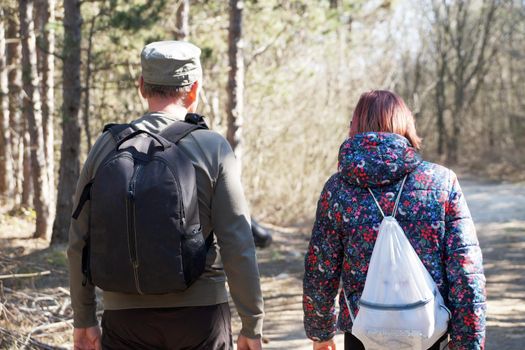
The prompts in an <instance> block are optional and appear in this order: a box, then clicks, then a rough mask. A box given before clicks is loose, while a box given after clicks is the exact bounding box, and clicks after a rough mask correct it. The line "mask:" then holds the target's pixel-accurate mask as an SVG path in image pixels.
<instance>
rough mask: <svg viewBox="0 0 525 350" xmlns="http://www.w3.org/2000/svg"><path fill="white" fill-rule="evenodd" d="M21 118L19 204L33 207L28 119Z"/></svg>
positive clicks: (24, 206)
mask: <svg viewBox="0 0 525 350" xmlns="http://www.w3.org/2000/svg"><path fill="white" fill-rule="evenodd" d="M23 114H24V119H23V120H22V125H21V128H22V129H21V130H22V135H23V139H22V141H23V142H21V143H22V144H23V146H22V147H21V148H20V153H21V154H20V157H21V158H22V174H23V175H22V200H21V203H20V206H21V207H23V208H32V207H33V198H34V186H33V172H32V171H31V169H32V166H31V136H30V135H29V130H28V121H27V119H26V118H25V116H26V113H25V112H24V113H23Z"/></svg>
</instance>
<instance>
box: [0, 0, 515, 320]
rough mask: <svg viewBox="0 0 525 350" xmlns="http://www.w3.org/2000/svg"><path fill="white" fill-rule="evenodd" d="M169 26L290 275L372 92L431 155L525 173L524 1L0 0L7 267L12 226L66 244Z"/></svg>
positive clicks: (2, 233) (0, 151)
mask: <svg viewBox="0 0 525 350" xmlns="http://www.w3.org/2000/svg"><path fill="white" fill-rule="evenodd" d="M171 39H178V40H188V41H191V42H193V43H194V44H196V45H198V46H199V47H201V49H202V57H201V59H202V64H203V69H204V82H203V89H202V91H201V96H200V97H201V104H200V113H202V114H204V115H205V116H206V117H207V121H208V124H209V125H210V126H211V128H212V129H214V130H216V131H218V132H220V133H222V134H223V135H225V136H226V137H227V138H228V140H229V141H230V143H231V144H232V146H233V147H234V149H235V152H236V154H237V156H238V158H239V160H240V161H241V164H242V169H243V176H242V178H243V183H244V188H245V192H246V196H247V197H248V200H249V202H250V205H251V209H252V214H253V216H254V217H255V218H257V219H258V220H259V221H261V222H263V223H264V224H265V225H266V227H271V228H273V229H274V230H275V231H276V232H281V233H282V232H285V233H286V232H289V233H290V234H289V235H288V236H287V235H286V234H284V235H278V236H277V237H276V238H277V239H276V242H277V243H276V248H275V249H276V250H274V251H273V252H268V253H265V254H267V255H266V258H267V259H268V260H269V261H284V262H287V261H288V260H287V259H288V258H290V259H292V261H295V262H296V263H297V264H298V265H297V266H299V267H298V268H297V271H295V272H294V271H292V272H290V274H293V273H296V274H300V260H301V259H302V254H303V252H302V251H301V249H303V245H304V244H303V243H298V245H297V249H296V250H294V251H291V252H288V251H287V250H286V249H285V250H282V249H281V250H279V249H280V248H279V247H280V246H279V242H280V243H282V244H287V242H288V243H289V242H290V241H287V240H290V239H292V240H293V239H296V238H297V239H298V240H299V241H301V242H302V241H304V239H305V238H304V234H303V233H304V232H307V231H308V229H304V228H305V227H306V228H308V226H309V225H310V223H311V222H312V220H313V217H314V214H315V206H316V202H317V198H318V195H319V192H320V190H321V188H322V186H323V184H324V182H325V180H326V179H327V178H328V176H330V174H332V173H333V172H335V171H336V170H337V153H338V148H339V145H340V144H341V143H342V141H343V140H344V139H345V137H346V136H347V134H348V127H349V122H350V119H351V115H352V111H353V108H354V106H355V104H356V103H357V100H358V98H359V96H360V94H361V93H363V92H364V91H367V90H370V89H389V90H393V91H394V92H396V93H397V94H399V95H400V96H402V97H403V98H404V99H405V101H406V102H407V104H408V105H409V107H410V108H411V110H412V111H413V113H414V116H415V118H416V125H417V128H418V132H419V134H420V136H422V137H423V149H422V153H423V156H424V158H425V159H427V160H430V161H435V162H438V163H441V164H445V165H447V166H449V167H452V168H453V169H454V170H457V171H459V172H460V174H465V177H467V178H470V179H473V180H474V181H478V180H480V179H482V180H483V181H486V180H498V181H502V180H505V181H512V182H516V181H524V180H525V175H524V174H525V172H524V170H525V153H524V152H523V147H524V145H525V108H524V107H525V1H523V0H370V1H364V0H244V1H242V0H229V1H224V0H222V1H221V0H171V1H168V0H83V1H81V2H80V1H78V0H63V1H58V0H19V1H14V0H0V224H1V230H0V237H1V238H2V239H3V242H4V243H3V245H0V248H2V247H3V248H2V250H3V253H2V254H3V255H2V256H3V257H4V260H2V259H0V261H3V263H2V264H3V265H2V268H3V271H9V273H12V272H13V271H17V272H20V271H22V270H23V269H22V270H20V265H17V264H18V262H11V263H10V262H9V261H10V260H9V259H11V258H12V257H13V256H18V255H24V254H25V253H27V249H26V250H24V249H22V251H17V250H16V249H15V248H13V247H15V246H17V244H18V243H17V244H14V243H13V242H14V241H15V240H16V239H18V238H20V237H22V238H28V239H29V238H33V237H34V238H39V239H38V240H34V241H28V240H25V241H24V242H26V243H20V244H21V245H24V244H25V246H26V247H25V248H27V244H28V243H27V242H31V243H30V245H31V247H33V248H38V249H47V247H48V246H49V244H50V242H51V243H52V245H58V247H61V248H60V249H62V250H61V251H63V246H61V244H63V243H64V242H66V241H67V230H68V227H69V217H70V213H71V211H72V206H73V205H74V203H72V196H73V193H74V190H75V184H76V179H77V178H78V174H79V169H80V166H81V165H82V163H83V161H84V160H85V157H86V155H87V152H88V151H89V149H90V147H91V146H92V144H93V143H94V142H95V140H96V138H97V137H98V136H99V135H100V133H101V130H102V128H103V126H104V125H105V124H106V123H109V122H125V121H130V120H133V119H136V118H138V117H140V116H141V115H142V113H143V112H144V111H145V110H146V105H145V101H144V100H143V99H141V98H140V96H139V93H138V90H137V88H138V83H137V81H138V78H139V76H140V51H141V49H142V48H143V47H144V45H145V44H147V43H149V42H151V41H156V40H171ZM460 179H461V177H460ZM472 188H473V189H474V190H472V192H473V194H475V193H476V192H477V190H476V187H475V186H474V187H472ZM522 188H523V186H518V187H516V188H513V189H512V191H511V192H514V193H521V196H522V197H523V193H522V192H520V191H521V190H522ZM485 190H486V188H485ZM490 192H491V191H488V192H487V193H490ZM520 198H521V197H520ZM520 200H521V199H520ZM489 202H490V201H489ZM520 203H521V202H520ZM524 203H525V202H524ZM501 210H506V209H505V208H503V209H501ZM516 215H517V216H516V218H518V219H521V220H525V219H524V216H523V211H519V212H517V214H516ZM284 227H286V229H284ZM520 227H522V226H520ZM294 229H297V230H299V231H300V230H303V231H301V232H302V233H301V234H302V235H299V236H294V235H293V234H292V232H295V231H293V230H294ZM287 230H291V231H287ZM305 230H306V231H305ZM518 231H519V232H522V231H521V228H520V229H518ZM513 232H514V231H513ZM290 237H291V238H290ZM294 237H295V238H294ZM520 237H521V236H520ZM519 239H521V238H519ZM8 241H9V242H10V243H9V244H8V243H6V242H8ZM17 242H18V241H17ZM520 242H521V241H520ZM20 244H19V245H20ZM292 246H293V244H292ZM7 247H10V248H9V249H14V250H9V249H8V248H7ZM281 248H282V247H281ZM31 251H32V250H31ZM24 252H25V253H24ZM35 254H37V257H38V256H39V255H38V252H37V253H35ZM42 254H44V253H42ZM45 254H48V255H49V254H51V258H49V256H48V255H45ZM45 254H44V255H43V256H44V258H42V259H44V260H45V261H47V260H46V259H51V260H52V261H53V262H56V261H58V263H57V264H59V265H60V264H62V265H64V264H65V260H64V259H65V258H64V256H63V253H59V252H58V251H57V250H52V251H49V250H48V251H46V253H45ZM279 254H281V255H279ZM283 254H284V255H283ZM0 255H1V254H0ZM283 256H284V257H283ZM55 258H56V259H55ZM281 258H282V259H281ZM6 259H7V260H6ZM28 259H29V260H27V261H33V260H31V259H36V258H28ZM37 260H38V259H37ZM261 261H263V262H264V261H265V260H264V257H263V259H262V260H261ZM24 264H25V265H24V266H26V267H27V266H28V265H27V264H26V263H24ZM52 266H54V265H52ZM64 266H65V265H64ZM279 266H280V265H279ZM283 266H285V265H283ZM520 266H522V265H520ZM280 268H281V267H276V266H270V267H268V269H267V270H265V267H264V266H262V271H263V272H264V271H266V272H268V274H269V275H272V276H273V277H275V276H276V275H279V274H278V271H280V270H279V269H280ZM29 270H31V269H28V271H29ZM37 270H38V271H40V270H42V269H40V270H39V269H37ZM58 270H60V268H58ZM63 270H64V268H63V267H62V270H60V271H62V272H60V273H62V274H63V275H64V274H65V272H64V271H63ZM31 271H34V269H33V270H31ZM50 271H51V272H53V271H54V270H53V268H51V270H50ZM272 271H273V272H275V273H273V272H272ZM33 277H34V276H33ZM273 277H272V278H273ZM286 277H288V276H284V277H283V280H286ZM61 278H62V280H63V279H64V278H66V277H65V276H62V277H61ZM298 278H299V277H298ZM0 282H1V280H0ZM63 284H64V283H62V284H60V283H58V282H57V286H59V285H63ZM57 286H55V287H57ZM54 291H55V292H56V289H54ZM64 297H65V296H64ZM61 305H62V304H61ZM1 306H2V304H0V311H1V310H2V308H1ZM1 317H2V314H1V312H0V319H1ZM6 317H7V316H6Z"/></svg>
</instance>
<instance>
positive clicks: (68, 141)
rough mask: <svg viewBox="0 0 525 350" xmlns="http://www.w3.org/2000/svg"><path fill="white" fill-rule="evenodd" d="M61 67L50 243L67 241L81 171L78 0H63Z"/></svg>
mask: <svg viewBox="0 0 525 350" xmlns="http://www.w3.org/2000/svg"><path fill="white" fill-rule="evenodd" d="M63 23H64V50H63V54H62V55H63V58H64V66H63V71H62V79H63V85H62V95H63V102H62V147H61V152H60V153H61V157H60V176H59V182H58V196H57V216H56V219H55V224H54V226H53V238H52V241H51V243H52V244H55V243H60V242H67V239H68V231H69V224H70V218H71V212H72V211H73V196H74V194H75V188H76V184H77V180H78V176H79V170H80V161H79V157H80V120H79V109H80V98H81V86H80V41H81V26H82V16H81V13H80V1H79V0H64V21H63Z"/></svg>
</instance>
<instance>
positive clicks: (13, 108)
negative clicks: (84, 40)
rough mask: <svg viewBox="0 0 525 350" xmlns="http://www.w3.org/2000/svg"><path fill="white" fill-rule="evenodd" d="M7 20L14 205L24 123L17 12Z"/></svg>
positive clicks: (19, 194)
mask: <svg viewBox="0 0 525 350" xmlns="http://www.w3.org/2000/svg"><path fill="white" fill-rule="evenodd" d="M6 20H7V38H9V39H10V40H9V42H7V45H6V59H7V67H8V75H7V78H8V87H9V122H10V125H11V130H12V133H11V149H12V151H13V159H14V163H13V175H14V176H13V182H14V193H13V194H14V195H13V201H14V206H15V207H18V206H20V205H21V204H22V193H23V182H24V176H23V174H24V171H23V167H24V165H23V164H24V140H23V137H24V133H25V130H24V124H23V121H22V114H21V106H22V94H21V91H22V75H21V71H20V65H21V63H20V56H21V52H20V41H19V40H18V39H19V35H18V34H19V24H18V14H17V13H16V11H9V13H8V15H7V16H6Z"/></svg>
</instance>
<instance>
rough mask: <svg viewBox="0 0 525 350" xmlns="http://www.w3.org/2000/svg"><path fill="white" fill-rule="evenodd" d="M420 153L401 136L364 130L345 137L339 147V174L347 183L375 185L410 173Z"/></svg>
mask: <svg viewBox="0 0 525 350" xmlns="http://www.w3.org/2000/svg"><path fill="white" fill-rule="evenodd" d="M421 161H422V159H421V155H420V154H419V153H418V152H417V150H416V149H415V148H414V147H412V145H411V144H410V142H409V141H408V140H407V139H406V138H405V137H403V136H401V135H398V134H391V133H385V132H366V133H362V134H357V135H355V136H353V137H350V138H348V139H346V141H344V142H343V144H342V145H341V148H340V149H339V167H338V168H339V173H340V174H341V175H342V177H343V178H344V179H345V180H346V181H347V182H349V183H350V184H353V185H356V186H359V187H378V186H385V185H389V184H391V183H395V182H397V181H399V180H401V179H402V178H403V176H405V175H406V174H408V173H410V172H412V171H413V170H414V169H415V168H416V167H417V166H418V165H419V164H420V163H421Z"/></svg>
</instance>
